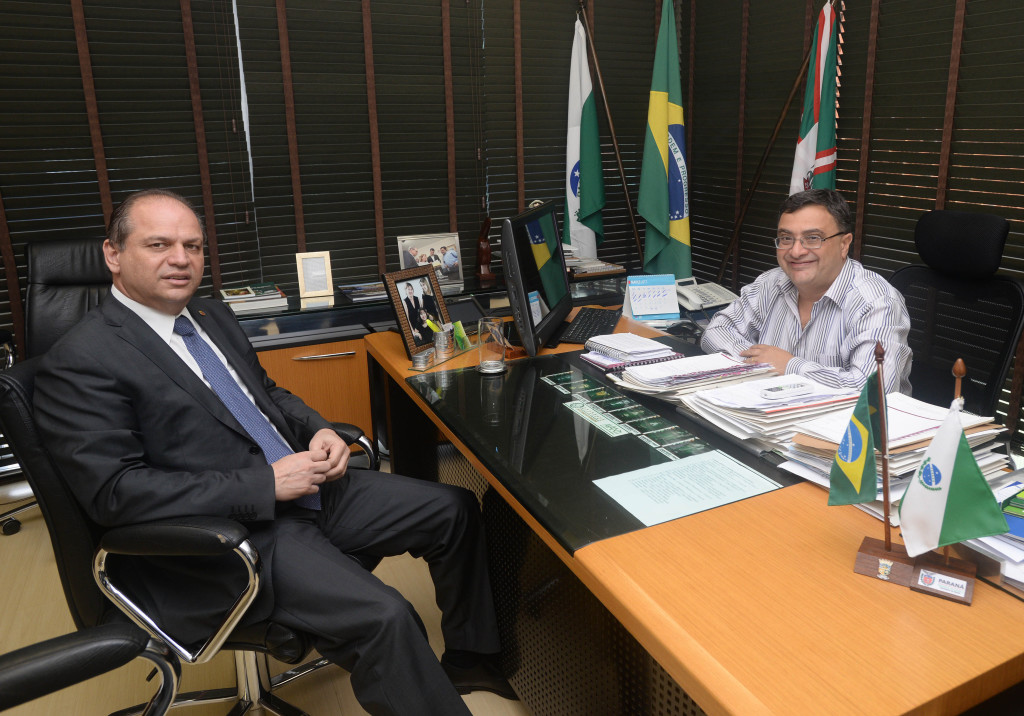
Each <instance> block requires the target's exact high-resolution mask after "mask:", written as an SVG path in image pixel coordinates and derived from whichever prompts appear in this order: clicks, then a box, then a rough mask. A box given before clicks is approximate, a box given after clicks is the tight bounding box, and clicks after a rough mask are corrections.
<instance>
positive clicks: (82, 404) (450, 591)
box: [35, 190, 514, 716]
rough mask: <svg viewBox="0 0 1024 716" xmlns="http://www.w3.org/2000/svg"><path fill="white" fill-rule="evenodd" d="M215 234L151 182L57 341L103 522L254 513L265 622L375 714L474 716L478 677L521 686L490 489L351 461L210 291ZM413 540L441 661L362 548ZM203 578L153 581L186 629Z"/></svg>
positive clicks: (60, 423) (46, 392) (124, 209)
mask: <svg viewBox="0 0 1024 716" xmlns="http://www.w3.org/2000/svg"><path fill="white" fill-rule="evenodd" d="M203 243H204V235H203V229H202V222H200V221H199V218H198V217H197V216H196V214H195V212H194V211H193V210H192V208H191V207H190V206H189V205H188V204H187V202H186V201H185V200H184V199H182V198H181V197H179V196H177V195H174V194H172V193H170V192H164V191H160V190H150V191H146V192H139V193H137V194H133V195H132V196H130V197H129V198H128V199H127V200H126V201H125V202H124V204H122V205H121V206H120V207H119V208H118V209H117V210H116V211H115V212H114V215H113V217H112V218H111V225H110V231H109V233H108V238H107V240H106V241H105V242H104V246H103V249H104V254H105V257H106V261H107V265H108V267H109V268H110V270H111V274H112V277H113V287H112V288H111V294H110V295H109V296H107V298H106V299H105V300H104V302H103V303H102V304H101V305H100V306H99V307H98V308H97V309H96V310H94V311H92V312H91V313H89V314H88V315H87V316H86V318H85V319H84V320H83V321H82V322H81V323H80V324H79V325H78V326H76V327H75V328H74V329H73V330H72V331H70V332H69V333H68V334H67V335H65V336H64V337H63V338H62V339H61V340H60V341H59V342H58V343H57V344H56V345H55V346H54V347H53V348H51V349H50V351H48V353H47V354H46V356H45V358H44V360H43V366H42V368H41V370H40V373H39V375H38V378H37V381H36V392H35V395H36V402H35V410H36V419H37V422H38V424H39V427H40V429H41V431H42V433H43V435H44V438H45V439H46V440H47V441H48V442H49V443H50V444H51V445H52V452H53V454H54V456H55V459H56V460H57V462H58V463H59V466H60V468H61V469H62V470H63V471H64V473H65V474H66V475H68V477H69V481H70V483H71V484H70V486H71V488H72V489H73V490H74V492H75V494H76V496H77V498H78V499H79V500H80V501H81V503H82V505H83V506H84V507H85V509H86V510H87V512H88V513H89V514H90V516H91V517H92V518H93V519H94V520H95V521H96V522H98V523H100V524H103V525H121V524H130V523H133V522H142V521H147V520H154V519H162V518H174V517H183V516H190V515H213V516H225V517H232V518H234V519H238V520H240V521H244V522H245V523H246V524H247V526H248V528H249V530H250V532H251V538H252V541H253V542H254V543H255V545H256V547H257V548H258V549H259V551H260V554H261V557H262V559H263V566H264V571H263V577H264V587H263V591H262V592H261V595H260V598H259V600H258V601H257V603H255V604H254V605H253V607H252V609H251V610H250V613H249V614H248V615H247V619H249V620H251V621H256V620H262V619H265V618H266V617H267V616H271V617H272V618H273V619H274V620H276V621H278V622H281V623H284V624H287V625H289V626H292V627H294V628H297V629H299V630H302V631H304V632H306V633H309V634H311V635H312V636H313V637H314V639H315V643H316V646H317V649H318V650H319V651H320V653H321V654H323V655H324V656H326V657H327V658H329V659H331V660H332V661H334V662H335V663H337V664H339V665H341V666H343V667H344V668H346V669H348V670H350V671H351V673H352V686H353V688H354V690H355V693H356V696H357V698H358V699H359V701H360V703H362V705H363V707H364V708H365V709H366V710H367V711H369V712H370V713H373V714H437V715H438V716H447V715H448V714H459V713H468V711H467V710H466V708H465V705H464V704H463V702H462V700H461V698H460V697H459V695H458V693H459V692H461V693H467V692H468V691H470V690H473V689H475V688H483V689H488V690H492V691H495V692H498V693H502V695H505V696H508V697H510V698H514V694H512V692H511V691H510V689H509V687H508V684H507V682H505V681H504V679H503V678H501V676H500V674H499V673H498V671H497V668H496V666H495V661H494V656H493V655H494V654H495V653H496V652H497V651H498V650H499V648H500V645H499V642H498V636H497V627H496V624H495V618H494V613H493V604H492V599H491V592H490V586H489V581H488V577H487V567H486V557H485V548H484V543H483V539H482V537H483V535H482V532H481V528H480V525H479V520H478V518H479V511H478V506H477V504H476V499H475V498H474V497H473V495H472V494H471V493H469V492H468V491H465V490H462V489H460V488H454V487H451V486H447V485H441V484H437V483H430V482H425V481H421V480H414V479H410V478H405V477H401V476H397V475H387V474H380V473H375V472H371V471H367V470H356V469H348V459H349V450H348V446H347V445H346V444H345V443H344V442H343V441H342V440H341V439H340V438H339V437H338V435H337V434H336V433H335V432H334V431H333V430H332V429H331V425H330V423H328V422H327V421H326V420H324V418H322V417H321V416H320V415H319V414H317V413H316V412H315V411H313V410H312V409H310V408H309V407H308V406H306V405H305V403H303V402H302V401H301V400H300V399H299V398H297V397H296V396H294V395H292V394H291V393H289V392H288V391H286V390H284V389H282V388H279V387H278V386H276V385H275V384H274V382H273V381H271V380H270V379H269V377H267V375H266V373H265V372H264V371H263V369H262V368H261V367H260V364H259V360H258V358H257V356H256V352H255V351H254V350H253V348H252V346H251V345H250V344H249V341H248V339H247V338H246V336H245V334H244V333H243V332H242V330H241V328H240V327H239V325H238V323H237V321H236V320H235V318H234V315H233V314H232V312H231V310H230V309H229V308H228V307H226V306H225V305H224V304H223V303H221V302H219V301H214V300H208V299H200V298H195V297H194V293H195V291H196V289H197V288H198V286H199V283H200V280H201V279H202V274H203ZM196 340H198V341H201V342H202V343H203V344H205V347H197V345H196V343H195V341H196ZM211 351H212V352H211ZM214 364H216V365H214ZM232 382H233V385H231V384H232ZM232 391H235V392H234V393H232ZM227 393H232V395H241V396H243V400H244V401H248V404H247V405H244V404H243V405H242V407H239V402H238V401H237V400H235V399H234V398H232V397H230V396H228V397H225V396H226V394H227ZM229 405H230V406H232V407H230V408H229V407H228V406H229ZM254 411H255V416H256V419H257V422H259V420H262V423H260V424H256V423H253V422H252V419H253V414H254ZM260 414H262V416H263V417H262V418H259V415H260ZM243 424H244V425H245V426H246V427H243ZM275 436H276V437H275ZM274 441H276V444H275V442H274ZM275 445H276V446H275ZM407 551H408V552H410V553H411V554H412V555H414V556H416V557H423V558H425V559H426V560H427V562H428V563H429V565H430V572H431V576H432V578H433V580H434V585H435V588H436V593H437V603H438V605H439V606H440V607H441V611H442V614H443V616H442V622H441V630H442V632H443V634H444V638H445V645H446V651H445V655H444V657H443V658H442V661H441V664H439V663H438V661H437V659H436V657H435V656H434V654H433V652H432V651H431V649H430V646H429V645H428V643H427V640H426V635H425V633H424V629H423V625H422V623H421V622H420V620H419V618H418V617H417V615H416V613H415V611H414V610H413V608H412V606H411V605H410V604H409V603H408V602H407V601H406V600H405V599H404V598H402V596H401V595H400V594H399V593H398V592H397V591H395V590H394V589H392V588H391V587H388V586H386V585H384V584H383V583H381V582H380V581H379V580H377V579H376V578H375V577H374V576H373V575H372V574H370V573H369V572H367V571H366V570H365V569H364V568H363V567H362V566H361V564H359V562H358V561H357V560H358V559H359V558H367V559H376V558H380V557H384V556H389V555H397V554H402V553H404V552H407ZM160 566H161V567H163V566H166V565H160ZM144 567H145V566H144ZM150 571H154V570H150ZM139 572H140V573H145V572H146V569H145V568H140V570H139ZM189 579H190V580H193V579H194V580H196V581H195V582H191V581H190V583H189V585H190V586H189V588H188V589H187V590H181V589H178V590H175V589H173V586H174V585H173V582H164V583H153V582H148V583H147V586H148V589H147V590H145V592H143V593H142V594H141V595H140V599H142V600H143V601H145V602H146V603H147V604H148V605H150V606H151V607H152V608H155V609H156V610H157V611H158V613H159V615H160V619H161V621H162V623H164V624H165V625H166V626H167V627H168V628H169V629H170V631H171V632H172V633H175V634H176V635H178V636H180V637H181V638H183V639H184V640H186V641H190V640H195V639H197V638H199V637H200V636H201V635H202V630H201V629H198V628H197V627H196V622H197V621H202V619H203V618H206V617H208V616H209V614H208V613H207V612H210V611H211V610H215V608H214V606H213V605H211V604H210V602H211V600H212V598H213V596H214V595H215V594H217V593H220V592H224V591H226V586H225V585H224V582H225V580H226V579H227V577H226V576H225V575H224V574H223V573H222V572H220V571H219V570H217V569H216V567H214V568H211V569H208V570H199V571H198V573H193V574H190V575H189ZM182 591H185V594H184V595H182ZM220 608H221V609H222V610H223V608H224V605H221V607H220ZM453 684H454V688H453Z"/></svg>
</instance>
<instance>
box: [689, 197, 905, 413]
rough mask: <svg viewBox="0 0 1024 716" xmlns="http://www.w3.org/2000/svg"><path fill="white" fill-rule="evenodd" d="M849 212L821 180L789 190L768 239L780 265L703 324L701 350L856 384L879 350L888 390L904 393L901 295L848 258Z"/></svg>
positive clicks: (821, 379) (851, 385) (832, 382)
mask: <svg viewBox="0 0 1024 716" xmlns="http://www.w3.org/2000/svg"><path fill="white" fill-rule="evenodd" d="M852 241H853V218H852V216H851V213H850V207H849V205H848V204H847V203H846V199H844V198H843V196H842V195H841V194H839V193H838V192H836V191H832V190H830V189H812V190H810V191H802V192H798V193H796V194H793V195H792V196H790V197H788V198H787V199H786V200H785V201H784V202H783V203H782V208H781V210H780V211H779V228H778V233H777V235H776V238H775V246H776V258H777V259H778V262H779V268H775V269H772V270H770V271H766V272H765V273H763V274H761V275H760V276H758V277H757V279H756V280H755V281H754V282H753V283H751V284H750V285H748V286H745V287H744V288H743V290H742V291H741V293H740V297H739V299H737V300H735V301H733V302H732V304H730V305H729V306H728V307H727V308H725V309H723V310H722V311H719V312H718V313H717V314H716V315H715V317H714V318H713V319H712V320H711V322H710V323H709V324H708V327H707V330H705V331H704V337H703V339H702V340H701V347H702V348H703V349H704V350H705V351H706V352H709V353H710V352H714V351H724V352H727V353H731V354H732V355H740V356H743V357H745V358H746V359H747V362H749V363H770V364H771V365H772V366H774V367H775V370H777V371H778V372H779V373H780V374H784V373H795V374H798V375H804V376H807V377H808V378H811V379H813V380H816V381H817V382H819V383H822V384H824V385H828V386H832V387H844V388H854V389H858V390H859V389H860V388H861V387H863V385H864V382H865V381H866V380H867V378H868V376H869V375H871V373H872V372H874V370H875V343H876V342H881V344H882V347H883V348H884V349H885V362H884V364H883V372H884V377H885V387H886V391H887V392H893V391H898V392H900V393H906V394H907V395H909V394H910V360H911V354H910V347H909V346H908V345H907V334H908V332H909V331H910V317H909V316H908V315H907V308H906V304H905V303H904V301H903V296H902V295H900V293H899V292H898V291H896V289H894V288H893V287H892V286H890V285H889V283H888V282H887V281H886V280H885V279H883V278H882V277H881V276H879V275H878V274H876V273H874V272H873V271H868V270H867V269H865V268H864V267H863V266H862V265H861V263H860V262H859V261H856V260H854V259H851V258H847V253H848V252H849V250H850V243H851V242H852Z"/></svg>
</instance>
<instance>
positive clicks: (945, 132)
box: [935, 0, 967, 209]
mask: <svg viewBox="0 0 1024 716" xmlns="http://www.w3.org/2000/svg"><path fill="white" fill-rule="evenodd" d="M966 14H967V0H956V15H955V16H954V20H953V44H952V46H951V47H950V50H949V78H948V79H947V81H946V113H945V117H944V118H943V122H942V147H941V149H940V150H939V181H938V186H937V187H936V190H935V208H936V209H943V208H945V206H946V191H947V189H948V188H949V156H950V153H951V151H952V145H953V119H954V117H955V116H956V90H957V82H958V81H959V79H960V49H961V47H963V42H964V16H965V15H966Z"/></svg>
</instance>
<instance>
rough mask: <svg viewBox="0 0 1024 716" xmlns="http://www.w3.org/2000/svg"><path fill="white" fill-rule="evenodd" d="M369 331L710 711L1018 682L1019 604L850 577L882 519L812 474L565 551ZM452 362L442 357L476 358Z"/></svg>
mask: <svg viewBox="0 0 1024 716" xmlns="http://www.w3.org/2000/svg"><path fill="white" fill-rule="evenodd" d="M366 340H367V349H368V352H369V354H370V355H371V356H372V357H373V358H374V359H375V360H376V361H378V362H379V363H380V364H381V366H383V367H384V368H385V369H386V370H387V371H388V372H389V374H390V375H391V376H392V377H393V378H394V380H395V383H396V384H397V385H401V386H402V388H403V390H405V392H406V393H407V394H408V397H409V398H410V399H411V400H412V401H413V403H414V404H415V405H416V406H417V407H418V408H419V410H422V411H423V412H424V413H425V414H426V415H427V416H431V419H432V420H434V424H435V425H437V427H438V428H439V429H440V431H441V432H442V433H443V434H444V435H445V436H446V437H447V438H449V439H450V440H452V442H453V444H454V445H455V446H456V447H457V448H458V449H459V451H460V452H462V453H463V454H464V455H465V456H466V458H467V459H468V460H469V462H470V463H471V464H473V466H474V467H475V468H476V469H477V471H478V472H480V473H481V474H482V475H483V476H484V477H485V478H486V479H487V480H488V482H490V484H491V485H492V486H493V487H494V489H495V490H496V491H497V492H498V493H499V494H501V496H502V497H503V498H504V499H505V500H506V501H507V502H508V503H509V504H510V505H511V507H512V508H513V509H514V510H515V511H516V512H517V513H518V514H519V516H520V517H521V518H522V519H523V520H524V521H525V522H526V523H527V524H528V525H529V526H530V527H531V528H532V529H533V530H534V531H535V532H536V534H537V535H538V536H539V537H540V539H541V540H543V542H544V543H545V544H546V545H547V546H548V548H550V550H551V552H552V553H553V554H554V555H555V556H556V557H557V558H558V559H559V560H560V561H561V562H562V563H564V564H565V565H566V566H567V567H568V569H570V570H571V571H572V573H573V574H574V575H575V576H576V577H577V578H578V579H579V580H580V582H582V584H584V585H585V586H586V588H587V589H588V590H589V591H590V592H591V593H592V594H593V595H595V596H596V597H597V598H598V599H599V600H600V602H601V603H602V604H603V605H604V606H605V607H606V608H607V609H608V610H609V611H610V612H611V613H612V614H613V615H614V616H615V618H617V619H618V621H619V622H620V623H621V624H622V625H623V626H624V627H625V629H626V630H628V632H629V633H630V634H631V635H632V636H633V637H634V638H635V639H636V640H637V641H638V642H639V643H640V644H641V645H642V646H643V647H644V648H645V649H646V650H647V651H648V652H649V653H650V654H651V655H652V656H653V657H654V658H655V659H656V660H657V662H658V663H659V664H660V665H661V667H663V668H664V669H665V671H666V672H667V673H668V674H669V675H670V676H671V678H672V679H674V680H675V682H676V683H677V684H679V686H680V687H682V689H683V690H684V691H685V692H686V693H687V694H688V695H689V696H691V697H692V698H693V699H694V700H695V701H696V702H697V703H698V704H699V705H700V707H701V708H703V709H704V710H705V711H706V712H708V713H711V714H744V715H746V714H761V713H764V714H821V713H840V714H900V713H929V714H931V713H935V714H955V713H959V712H961V711H963V710H964V709H965V708H968V707H970V706H972V705H974V704H977V703H980V702H981V701H983V700H985V699H986V698H988V697H989V696H992V695H994V694H996V693H998V692H1000V691H1002V690H1003V689H1006V688H1008V687H1009V686H1011V685H1013V684H1015V683H1018V682H1020V681H1021V680H1022V679H1024V620H1022V619H1021V617H1022V616H1024V605H1022V604H1021V602H1020V601H1018V600H1016V599H1014V598H1013V597H1011V596H1010V595H1008V594H1006V593H1004V592H1002V591H1000V590H997V589H994V588H992V587H990V586H988V585H985V584H982V583H979V584H978V586H977V587H976V591H975V596H974V604H973V605H972V606H970V607H965V606H962V605H959V604H955V603H953V602H948V601H945V600H942V599H937V598H935V597H930V596H926V595H922V594H919V593H916V592H912V591H910V590H908V589H906V588H902V587H895V586H892V585H887V584H884V583H882V582H880V581H878V580H873V579H869V578H866V577H863V576H860V575H856V574H854V572H853V561H854V557H855V553H856V550H857V547H858V545H859V544H860V540H861V538H862V537H863V536H864V535H865V534H872V535H875V534H877V533H879V532H880V531H881V525H880V523H879V522H878V521H877V520H874V519H873V518H870V517H868V516H867V515H866V514H864V513H863V512H861V511H860V510H858V509H856V508H855V507H833V508H829V507H827V506H826V493H825V492H824V491H823V490H821V489H820V488H818V487H815V486H813V485H810V484H799V485H796V486H794V487H790V488H786V489H783V490H778V491H775V492H772V493H768V494H765V495H761V496H759V497H756V498H753V499H750V500H745V501H743V502H739V503H735V504H732V505H727V506H724V507H720V508H718V509H715V510H711V511H708V512H704V513H701V514H698V515H693V516H690V517H686V518H684V519H680V520H675V521H672V522H668V523H665V524H662V525H658V526H655V527H650V528H647V529H643V530H640V531H638V532H632V533H629V534H625V535H622V536H620V537H614V538H611V539H607V540H602V541H600V542H596V543H593V544H591V545H589V546H586V547H583V548H582V549H580V550H578V551H577V552H576V553H575V555H570V554H568V553H567V552H566V551H565V550H564V549H562V548H561V546H560V545H559V544H558V543H557V541H556V540H555V539H554V538H553V537H552V536H551V535H550V534H548V533H547V532H545V530H544V529H543V528H542V527H541V526H540V525H539V524H537V522H536V520H534V519H533V518H532V517H531V516H530V515H529V514H528V513H527V512H526V511H525V510H524V509H523V508H522V506H521V505H519V504H518V503H516V501H515V500H514V499H513V498H512V497H511V496H510V495H509V494H508V492H507V490H505V489H504V488H503V487H502V486H501V484H500V483H498V481H497V480H495V479H494V478H493V476H491V475H488V474H487V471H486V470H485V469H484V467H483V465H482V464H481V463H480V461H479V460H478V459H477V458H476V456H474V455H472V454H471V453H469V451H468V450H467V448H466V446H465V445H463V444H462V443H460V441H459V440H458V438H457V436H455V435H453V434H452V433H451V431H449V430H448V429H447V428H446V427H445V426H444V425H443V424H441V422H440V421H439V420H436V419H434V418H433V417H432V411H431V410H430V408H429V407H428V406H427V405H425V404H424V403H423V401H422V400H421V399H420V397H419V395H418V394H416V393H415V392H414V391H411V390H410V389H409V388H408V387H407V386H406V384H405V380H404V378H405V377H407V376H408V375H410V372H409V370H408V366H409V362H408V360H407V359H406V358H405V355H404V350H403V349H402V346H401V342H400V339H399V338H398V336H397V335H393V334H392V335H388V334H380V335H373V336H369V337H367V339H366ZM456 361H459V362H455V361H453V362H452V363H451V365H450V367H460V366H469V365H473V364H474V361H475V356H473V355H472V354H467V355H465V356H462V357H460V358H458V359H456ZM443 367H449V364H445V366H443ZM467 453H468V454H467ZM513 683H515V682H513ZM609 713H611V712H609Z"/></svg>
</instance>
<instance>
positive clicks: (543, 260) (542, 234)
mask: <svg viewBox="0 0 1024 716" xmlns="http://www.w3.org/2000/svg"><path fill="white" fill-rule="evenodd" d="M556 209H557V205H556V204H555V202H553V201H549V202H545V203H543V204H541V205H540V206H537V207H534V208H532V209H529V210H528V211H526V212H524V213H522V214H520V215H519V216H516V217H513V218H511V219H506V220H505V222H504V224H503V225H502V229H501V255H502V261H503V264H504V267H505V283H506V285H507V287H508V297H509V304H510V305H511V307H512V317H513V318H514V320H515V324H516V328H517V329H518V330H519V336H520V338H521V339H522V342H523V348H525V349H526V352H527V354H528V355H531V356H532V355H536V354H537V351H538V350H540V348H541V347H542V346H543V345H544V343H546V342H547V340H548V339H549V338H550V337H551V335H552V334H553V333H555V332H556V330H557V329H558V328H560V327H561V325H562V321H564V320H565V318H566V316H567V315H568V314H569V312H570V311H571V310H572V295H571V294H570V292H569V279H568V277H567V276H566V272H565V259H564V258H563V257H562V243H561V236H560V234H559V232H558V216H557V214H556Z"/></svg>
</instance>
